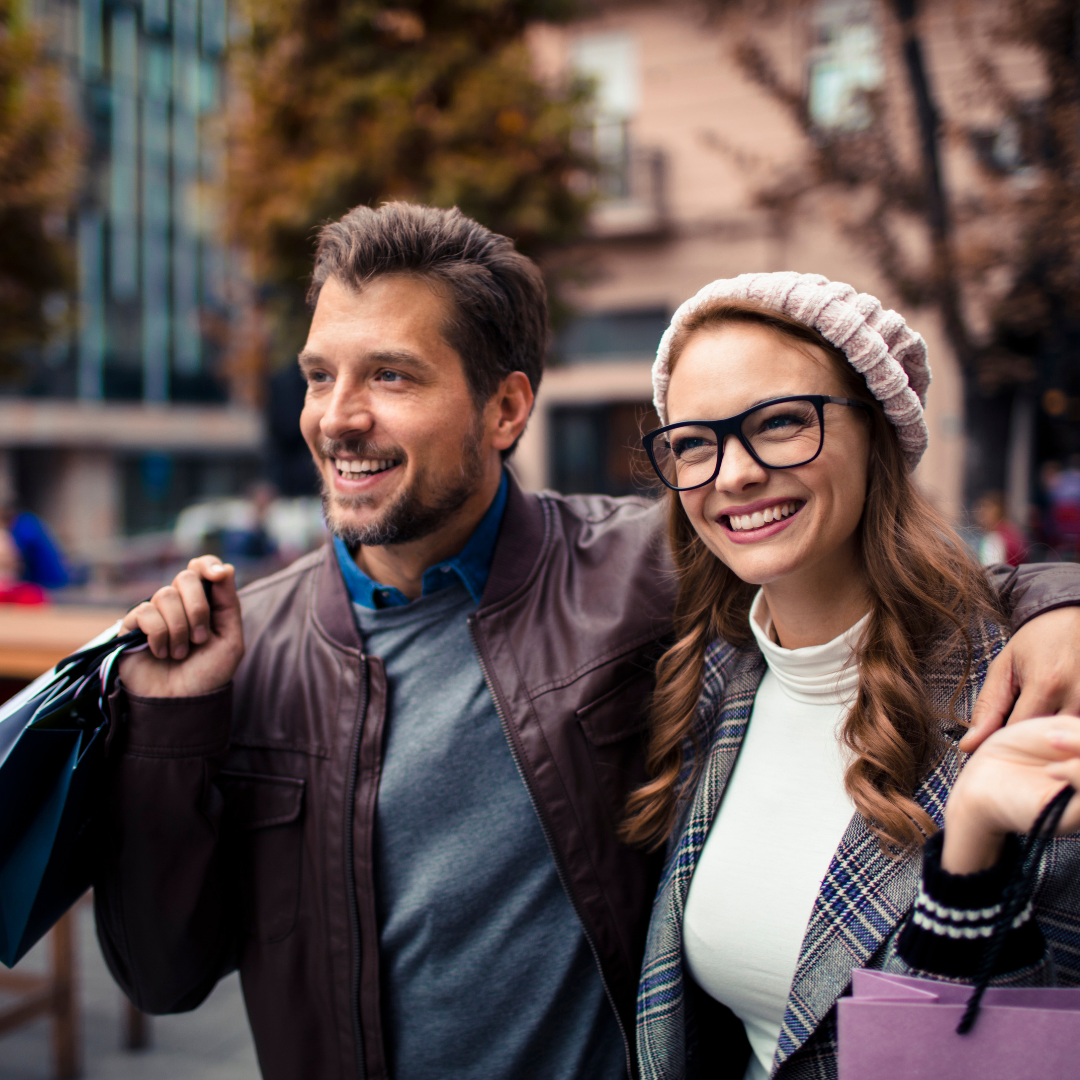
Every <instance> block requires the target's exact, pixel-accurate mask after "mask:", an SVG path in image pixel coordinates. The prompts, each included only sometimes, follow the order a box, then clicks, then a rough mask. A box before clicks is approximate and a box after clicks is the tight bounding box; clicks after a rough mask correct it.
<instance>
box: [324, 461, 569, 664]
mask: <svg viewBox="0 0 1080 1080" xmlns="http://www.w3.org/2000/svg"><path fill="white" fill-rule="evenodd" d="M506 476H507V492H506V509H505V510H504V511H503V515H502V524H501V525H500V526H499V533H498V537H497V539H496V541H495V554H494V556H493V557H492V561H491V573H490V574H489V575H488V579H487V585H486V586H485V588H484V594H483V598H482V601H481V607H482V608H484V607H490V606H491V605H493V604H497V603H498V602H499V601H501V600H504V599H506V598H507V597H509V596H511V595H512V594H513V593H515V592H517V590H518V589H519V588H521V586H522V585H524V584H526V583H527V582H528V580H529V577H530V576H531V574H532V572H533V570H534V569H535V567H536V566H537V564H538V562H539V561H540V555H541V553H542V551H543V549H544V544H545V541H546V539H547V534H548V531H549V530H548V523H547V516H546V512H545V509H544V506H543V504H542V503H541V500H540V499H538V498H537V497H536V496H535V495H532V494H529V493H526V492H524V491H522V490H521V487H520V485H519V484H518V482H517V481H516V480H515V479H514V476H513V474H512V473H511V472H510V471H509V470H507V472H506ZM313 604H314V614H315V621H316V622H317V623H318V624H319V626H320V627H321V629H322V630H323V632H324V633H325V634H326V636H327V637H328V638H330V640H331V641H332V642H334V643H335V644H336V645H338V646H339V647H340V648H344V649H351V650H355V651H356V652H362V651H363V643H362V641H361V639H360V632H359V630H358V629H357V626H356V617H355V615H354V614H353V610H352V603H351V601H350V598H349V591H348V589H347V588H346V587H345V579H344V577H343V576H342V572H341V565H340V564H339V562H338V560H337V557H336V555H335V553H334V546H333V544H326V545H325V546H324V547H323V558H322V561H321V563H320V564H319V571H318V574H317V575H316V580H315V585H314V597H313Z"/></svg>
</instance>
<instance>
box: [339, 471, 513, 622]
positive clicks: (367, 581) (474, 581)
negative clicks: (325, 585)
mask: <svg viewBox="0 0 1080 1080" xmlns="http://www.w3.org/2000/svg"><path fill="white" fill-rule="evenodd" d="M507 488H508V483H507V479H506V473H505V472H504V473H503V476H502V482H501V483H500V484H499V490H498V491H497V492H496V494H495V498H494V500H493V501H492V503H491V505H490V506H489V507H488V508H487V512H486V513H485V514H484V516H483V517H482V518H481V519H480V524H479V525H477V526H476V528H475V529H474V530H473V534H472V536H470V537H469V540H468V543H466V545H465V546H464V547H463V548H462V549H461V551H460V552H459V553H458V554H457V555H455V556H454V557H453V558H452V559H446V560H445V561H443V562H441V563H438V564H437V565H435V566H430V567H428V569H427V570H425V571H424V576H423V578H422V579H421V595H422V596H427V595H428V594H429V593H433V592H437V591H438V590H439V589H445V588H446V587H447V585H451V584H452V583H453V581H454V576H455V575H457V577H458V578H459V579H460V580H461V581H462V583H463V584H464V585H465V588H466V589H468V590H469V595H470V596H471V597H472V598H473V600H474V601H476V603H477V604H479V603H480V597H481V596H483V594H484V586H485V585H487V579H488V575H489V574H490V573H491V560H492V557H493V556H494V554H495V539H496V537H497V536H498V535H499V526H500V525H501V524H502V516H503V511H504V510H505V509H506V492H507ZM334 552H335V554H336V555H337V560H338V563H339V565H340V566H341V573H342V575H343V576H344V578H345V588H346V589H348V591H349V598H350V599H351V600H352V602H353V603H354V604H359V605H360V606H361V607H366V608H387V607H402V606H403V605H405V604H408V603H409V598H408V597H407V596H406V595H405V594H404V593H403V592H401V591H400V590H398V589H395V588H394V587H393V586H392V585H380V584H379V583H378V582H377V581H373V580H372V579H371V578H369V577H368V576H367V574H365V573H364V571H363V570H361V569H360V567H359V566H357V565H356V562H355V561H354V560H353V557H352V556H351V555H350V554H349V549H348V548H347V547H346V546H345V544H344V542H343V541H342V540H340V539H338V537H336V536H335V537H334Z"/></svg>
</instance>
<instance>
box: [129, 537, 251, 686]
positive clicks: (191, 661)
mask: <svg viewBox="0 0 1080 1080" xmlns="http://www.w3.org/2000/svg"><path fill="white" fill-rule="evenodd" d="M204 581H209V582H210V583H211V590H210V595H211V601H210V602H207V599H206V593H205V592H204V591H203V582H204ZM136 627H138V628H139V629H140V630H143V631H145V633H146V636H147V638H148V640H149V644H150V648H149V649H144V650H143V651H142V652H137V653H128V654H127V655H125V656H123V657H121V659H120V681H121V682H122V683H123V684H124V686H125V688H126V689H128V690H130V691H131V693H133V694H138V695H139V696H140V697H197V696H198V695H200V694H209V693H211V692H212V691H214V690H219V689H221V687H223V686H225V685H226V684H227V683H228V682H229V680H230V679H231V678H232V677H233V674H234V673H235V672H236V669H237V667H238V666H239V665H240V661H241V660H242V659H243V656H244V627H243V623H242V622H241V620H240V597H239V596H238V595H237V593H236V571H235V570H234V569H233V567H232V566H230V565H229V564H228V563H223V562H222V561H221V560H220V559H218V558H215V557H214V556H213V555H203V556H201V557H200V558H198V559H192V560H191V562H189V563H188V566H187V569H186V570H181V571H180V573H179V574H177V575H176V577H175V578H173V582H172V584H171V585H165V586H164V587H162V588H160V589H158V591H157V592H156V593H154V595H153V597H152V598H151V599H150V600H147V601H145V602H144V603H142V604H140V605H139V606H138V607H137V608H133V609H132V610H131V611H129V612H128V613H127V616H126V617H125V618H124V622H123V625H122V628H121V633H127V632H128V631H129V630H134V629H135V628H136Z"/></svg>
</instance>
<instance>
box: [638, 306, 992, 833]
mask: <svg viewBox="0 0 1080 1080" xmlns="http://www.w3.org/2000/svg"><path fill="white" fill-rule="evenodd" d="M730 323H751V324H756V325H760V326H764V327H766V328H769V329H771V330H772V331H774V332H775V333H778V334H781V335H783V336H784V337H786V338H787V339H788V340H790V341H792V342H793V343H794V344H796V345H797V346H798V347H800V348H803V349H805V348H806V347H807V346H808V345H815V346H817V348H818V349H820V350H821V351H822V352H823V353H824V354H825V355H826V357H827V358H828V359H829V361H830V363H831V365H832V367H833V368H834V370H835V372H836V374H837V375H838V376H839V377H840V380H841V383H842V385H843V387H844V389H843V393H844V394H845V395H846V396H848V397H851V398H857V399H858V400H860V401H865V402H866V403H867V404H868V405H869V406H870V409H869V411H868V413H867V416H868V417H869V423H870V463H869V466H870V467H869V474H868V481H867V493H866V506H865V508H864V510H863V516H862V521H861V522H860V525H859V536H858V540H859V547H858V551H859V557H860V558H861V560H862V563H863V566H864V568H865V570H866V578H867V581H868V582H870V583H871V589H872V596H871V603H870V619H869V622H868V625H867V627H866V630H865V632H864V633H863V635H862V638H861V640H860V642H859V644H858V646H857V648H856V657H857V661H858V665H859V686H858V693H857V696H856V699H855V703H854V705H853V706H852V709H851V711H850V713H849V714H848V716H847V717H846V719H845V721H844V725H843V728H842V732H841V738H842V740H843V742H844V743H845V744H846V746H847V747H848V748H849V749H850V750H851V752H852V761H851V764H850V765H849V766H848V768H847V771H846V773H845V776H844V786H845V787H846V789H847V792H848V795H849V796H850V797H851V799H852V801H853V802H854V804H855V807H856V809H857V810H858V811H859V813H861V814H862V815H863V817H864V818H865V819H866V821H867V823H868V825H869V826H870V828H871V829H872V830H873V831H874V832H875V833H876V835H877V836H878V839H879V840H880V841H881V843H882V846H883V848H885V849H886V850H889V851H892V852H894V853H895V852H897V851H901V850H905V849H912V848H917V847H918V846H919V845H920V844H921V843H922V842H923V840H924V839H925V838H926V837H927V836H929V835H930V834H931V833H932V832H934V830H935V825H934V823H933V821H932V820H931V818H930V816H929V815H928V814H927V813H926V812H925V811H924V810H923V809H922V808H921V807H920V806H919V805H918V804H917V803H916V802H915V801H914V799H913V798H912V796H913V794H914V792H915V790H916V788H917V787H918V785H919V783H920V782H921V780H922V779H923V777H924V776H925V775H926V773H927V771H928V770H929V769H930V768H931V767H932V766H933V765H934V764H935V763H936V761H937V760H939V758H940V755H941V753H942V752H943V750H944V742H943V739H942V737H941V733H940V725H939V723H938V720H937V718H935V716H934V714H933V710H932V708H931V705H930V700H929V697H928V695H927V691H926V687H925V685H924V683H923V679H922V671H923V661H924V660H925V659H926V657H925V653H924V650H925V647H926V644H927V643H928V642H930V641H932V640H935V639H936V643H937V646H936V647H937V648H941V647H942V634H943V633H944V634H946V635H947V637H946V640H945V645H944V649H945V651H946V652H949V653H951V652H953V651H954V650H956V649H964V650H966V654H967V664H968V665H969V666H970V664H971V658H972V643H971V637H970V633H969V629H968V627H969V625H970V623H971V621H972V620H973V619H977V618H980V617H983V618H988V619H991V620H994V621H1000V620H1001V611H1000V608H999V605H998V601H997V596H996V594H995V593H994V592H993V590H991V588H990V586H989V583H988V581H987V579H986V576H985V574H984V573H983V571H982V568H981V567H980V566H979V565H978V563H976V562H975V560H974V559H973V558H972V557H971V556H970V555H969V554H968V552H967V549H966V547H965V545H964V544H963V542H962V541H961V540H960V538H959V537H958V536H957V535H956V533H955V532H954V531H953V530H952V529H951V528H950V527H949V525H948V524H947V522H946V521H945V520H944V519H943V518H942V517H941V515H940V514H939V513H938V512H937V511H936V510H935V509H934V508H933V507H932V506H931V505H930V504H929V503H928V502H927V500H926V499H925V498H924V497H923V496H922V495H921V494H920V493H919V491H918V489H917V488H916V487H915V484H914V482H913V481H912V479H911V475H910V473H909V471H908V468H907V464H906V461H905V459H904V456H903V454H902V452H901V450H900V444H899V440H898V439H897V436H896V430H895V428H894V427H893V426H892V424H891V423H890V421H889V420H888V419H887V418H886V416H885V413H884V411H883V410H882V408H881V405H880V403H879V402H878V401H877V400H876V399H875V398H874V397H873V396H872V395H871V394H870V391H869V390H868V389H867V386H866V382H865V380H864V379H863V377H862V376H861V375H860V374H859V373H858V372H857V371H856V370H855V369H854V368H853V367H852V366H851V365H850V364H849V363H848V362H847V358H846V357H845V356H844V354H843V353H842V352H841V351H840V350H839V349H837V348H835V347H834V346H833V345H831V344H829V342H828V341H826V340H825V339H824V338H823V337H821V335H820V334H818V333H817V331H815V330H813V329H811V328H809V327H807V326H804V325H803V324H802V323H800V322H798V321H797V320H795V319H793V318H791V317H790V316H788V315H786V314H783V313H780V312H776V311H773V310H771V309H767V308H761V307H758V306H755V305H753V304H749V303H745V302H738V301H730V300H723V301H716V302H714V303H712V304H711V305H708V306H706V307H703V308H702V310H700V311H699V312H697V313H696V315H695V316H694V317H692V318H691V319H689V320H688V321H687V322H686V324H685V325H684V326H683V327H682V329H681V331H680V333H679V334H678V335H677V337H676V338H675V340H674V341H673V342H672V348H671V353H670V356H671V361H670V362H671V366H672V368H674V366H675V364H676V363H677V361H678V358H679V355H680V354H681V352H682V350H683V349H684V348H685V347H686V344H687V342H688V341H689V339H690V338H691V337H693V335H694V334H696V333H699V332H701V331H702V330H706V329H709V330H712V329H717V328H719V327H721V326H724V325H727V324H730ZM860 412H861V410H860ZM668 495H669V497H670V515H669V530H670V537H671V547H672V554H673V557H674V563H675V569H676V572H677V575H678V579H679V594H678V599H677V601H676V606H675V635H676V640H675V644H674V645H672V646H671V648H670V649H668V650H667V652H665V653H664V655H663V656H662V657H661V659H660V663H659V665H658V668H657V683H656V691H655V693H654V695H653V701H652V723H651V730H650V739H649V749H648V769H649V775H650V777H651V779H650V780H649V781H648V782H647V783H646V784H644V785H643V786H642V787H641V788H639V789H638V790H637V791H635V792H634V793H633V795H632V796H631V797H630V800H629V804H628V814H627V818H626V820H625V822H624V824H623V829H622V833H623V836H624V838H625V839H626V840H628V841H629V842H631V843H635V844H639V845H643V846H646V847H658V846H660V845H661V844H662V843H663V842H664V841H665V840H666V839H667V837H668V834H669V833H670V831H671V829H672V827H673V824H674V820H675V816H676V810H677V806H678V802H679V800H680V798H682V797H684V796H686V795H688V794H689V793H690V792H692V790H693V787H694V784H695V783H696V780H697V777H698V775H699V774H700V769H701V764H702V759H703V754H704V753H705V752H707V750H708V748H707V747H702V746H700V745H699V744H698V740H697V739H696V738H695V724H694V721H695V715H696V711H697V705H698V699H699V696H700V693H701V684H702V677H703V675H704V669H705V651H706V648H707V647H708V645H709V643H710V642H711V641H713V640H714V639H716V638H718V637H720V638H723V639H725V640H726V641H729V642H731V643H732V644H734V645H744V644H746V643H748V642H749V641H751V640H752V634H751V631H750V604H751V601H752V600H753V597H754V594H755V592H756V591H757V587H756V586H753V585H748V584H746V583H745V582H744V581H741V580H740V579H739V578H738V577H736V576H735V574H734V573H733V572H732V571H731V570H730V569H729V568H728V567H727V566H726V565H725V564H724V563H722V562H721V561H720V560H719V559H718V558H717V557H716V556H715V555H713V554H712V552H711V551H709V549H708V548H707V547H706V546H705V544H704V543H703V542H702V540H701V538H700V537H699V536H698V535H697V533H696V532H695V531H694V528H693V526H692V525H691V524H690V520H689V518H688V517H687V516H686V512H685V511H684V510H683V507H682V503H681V502H680V500H679V497H678V495H677V494H676V493H675V492H672V491H669V492H668ZM958 694H959V690H957V693H956V695H954V697H953V700H952V701H951V702H950V703H949V712H950V716H951V719H952V720H953V721H956V719H957V717H956V714H955V711H954V706H955V701H956V696H957V695H958ZM687 741H689V743H690V744H691V745H692V746H693V747H694V763H693V768H692V769H691V770H690V771H689V773H685V772H684V765H685V760H684V747H685V746H686V745H687ZM680 776H683V777H684V779H683V780H682V782H680Z"/></svg>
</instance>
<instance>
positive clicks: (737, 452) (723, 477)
mask: <svg viewBox="0 0 1080 1080" xmlns="http://www.w3.org/2000/svg"><path fill="white" fill-rule="evenodd" d="M722 449H723V452H722V457H721V458H720V471H719V472H718V473H717V474H716V481H715V487H716V489H717V491H745V490H746V489H747V488H748V487H751V486H753V485H754V484H763V483H765V481H766V480H768V478H769V470H768V469H766V468H765V467H764V466H763V465H759V464H758V463H757V462H756V461H755V460H754V459H753V458H752V457H751V456H750V454H749V452H748V451H747V449H746V447H745V446H743V444H742V443H741V442H739V440H738V438H737V437H736V436H735V435H728V436H727V438H726V439H724V445H723V448H722Z"/></svg>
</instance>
